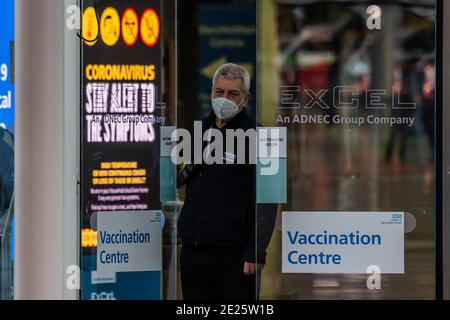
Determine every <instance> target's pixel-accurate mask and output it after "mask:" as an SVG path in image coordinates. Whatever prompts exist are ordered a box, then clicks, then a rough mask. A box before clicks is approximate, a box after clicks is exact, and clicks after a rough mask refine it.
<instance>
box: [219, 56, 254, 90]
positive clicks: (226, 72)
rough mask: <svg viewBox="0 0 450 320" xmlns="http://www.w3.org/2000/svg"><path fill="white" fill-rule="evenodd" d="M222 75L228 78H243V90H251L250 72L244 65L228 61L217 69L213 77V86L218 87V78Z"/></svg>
mask: <svg viewBox="0 0 450 320" xmlns="http://www.w3.org/2000/svg"><path fill="white" fill-rule="evenodd" d="M220 77H224V78H225V79H226V80H237V79H241V81H242V84H243V85H242V91H243V92H244V93H249V92H250V74H249V73H248V71H247V69H245V68H244V67H242V66H240V65H237V64H234V63H226V64H223V65H221V66H220V67H219V69H217V71H216V73H215V74H214V78H213V88H215V87H216V84H217V80H218V79H219V78H220Z"/></svg>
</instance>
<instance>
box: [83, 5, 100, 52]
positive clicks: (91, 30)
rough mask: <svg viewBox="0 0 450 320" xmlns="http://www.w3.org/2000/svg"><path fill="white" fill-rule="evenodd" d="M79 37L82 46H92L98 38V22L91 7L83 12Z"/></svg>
mask: <svg viewBox="0 0 450 320" xmlns="http://www.w3.org/2000/svg"><path fill="white" fill-rule="evenodd" d="M81 28H82V30H81V36H82V37H83V39H84V41H83V42H84V44H86V45H88V46H93V45H94V44H95V43H96V42H97V37H98V21H97V16H96V14H95V10H94V8H93V7H88V8H86V9H85V10H84V12H83V20H82V26H81Z"/></svg>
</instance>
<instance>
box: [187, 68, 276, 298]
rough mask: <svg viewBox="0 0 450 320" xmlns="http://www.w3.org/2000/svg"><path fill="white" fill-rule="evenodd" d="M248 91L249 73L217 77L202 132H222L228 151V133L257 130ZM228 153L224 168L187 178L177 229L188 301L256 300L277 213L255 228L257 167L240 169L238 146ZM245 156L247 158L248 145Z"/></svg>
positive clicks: (202, 168) (203, 168)
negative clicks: (258, 274)
mask: <svg viewBox="0 0 450 320" xmlns="http://www.w3.org/2000/svg"><path fill="white" fill-rule="evenodd" d="M249 89H250V76H249V73H248V72H247V70H245V69H244V68H242V67H240V66H238V65H234V64H226V65H223V66H221V67H220V68H219V69H218V70H217V72H216V74H215V76H214V80H213V88H212V106H213V112H211V114H210V115H209V116H208V117H207V118H205V119H203V121H202V126H203V132H206V131H207V130H208V129H210V128H213V129H217V130H220V131H221V133H222V135H223V146H224V151H225V150H226V145H227V144H226V131H225V130H227V129H234V130H237V129H243V130H244V131H245V130H247V129H251V128H254V127H255V124H254V122H253V121H252V120H251V119H250V117H249V116H248V115H247V112H246V110H245V107H246V106H247V104H248V101H249ZM203 150H205V154H206V157H211V156H213V155H212V153H211V152H210V151H208V150H209V149H208V147H207V146H206V144H204V146H203ZM227 151H228V152H225V153H224V154H223V161H224V164H211V165H207V164H202V165H196V166H194V168H193V169H192V171H191V173H190V174H189V176H188V178H187V189H186V200H185V203H184V206H183V209H182V211H181V213H180V218H179V225H178V226H179V229H178V230H179V234H180V237H181V240H182V243H183V247H182V249H181V257H180V265H181V281H182V290H183V298H184V299H187V300H192V299H226V300H228V299H248V300H251V299H255V298H256V296H257V291H256V272H257V270H258V266H262V265H263V264H264V262H265V250H266V247H267V245H268V242H269V240H270V237H271V235H272V232H273V227H274V224H275V212H274V211H273V210H264V211H262V212H258V226H257V227H258V228H256V221H255V166H254V165H251V164H249V163H248V162H247V163H246V164H237V160H238V159H239V154H238V152H237V151H238V150H237V148H236V146H235V148H234V152H233V154H230V151H229V150H227ZM245 152H246V155H248V154H249V146H248V141H247V143H246V148H245ZM204 157H205V156H204ZM214 157H217V155H214ZM220 158H222V155H220ZM246 158H247V160H248V157H246ZM256 238H257V241H256ZM256 242H257V243H256ZM257 245H258V247H256V246H257Z"/></svg>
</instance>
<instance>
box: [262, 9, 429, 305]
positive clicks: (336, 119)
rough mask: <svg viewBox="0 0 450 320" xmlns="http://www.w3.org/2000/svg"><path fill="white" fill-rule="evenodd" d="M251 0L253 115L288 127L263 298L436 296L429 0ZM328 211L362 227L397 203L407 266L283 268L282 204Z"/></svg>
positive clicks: (395, 208) (315, 215) (294, 209)
mask: <svg viewBox="0 0 450 320" xmlns="http://www.w3.org/2000/svg"><path fill="white" fill-rule="evenodd" d="M400 2H401V3H400ZM258 4H259V30H258V31H259V52H260V57H259V58H260V62H259V81H260V87H259V88H258V89H259V91H260V92H259V95H258V97H259V101H260V104H259V114H258V120H259V122H260V123H261V124H263V125H264V126H280V127H287V177H288V180H287V190H288V191H287V199H288V201H287V203H286V204H282V205H280V206H279V212H278V219H277V227H276V230H275V232H274V236H273V238H272V241H271V243H270V246H269V249H268V258H267V265H266V267H265V268H264V270H263V272H262V276H261V278H262V279H261V298H262V299H433V298H434V296H435V283H434V277H435V276H434V274H435V272H434V251H433V250H434V158H433V155H434V125H435V123H434V112H435V109H434V91H435V61H434V54H435V43H434V33H435V15H434V13H435V12H434V10H435V2H434V1H408V2H405V3H403V2H402V1H399V4H398V5H395V4H389V5H388V4H386V5H382V6H380V7H371V8H368V6H369V4H366V2H364V1H361V3H360V4H356V3H355V4H352V5H349V4H345V3H344V1H342V3H340V1H329V2H327V1H320V2H319V1H300V0H299V1H281V0H279V1H265V0H263V1H261V2H258ZM379 9H380V10H379ZM281 86H285V87H286V86H289V87H290V90H291V91H287V92H288V94H289V95H283V92H282V91H281V90H280V87H281ZM344 86H345V87H344ZM284 93H285V94H286V91H285V92H284ZM277 97H278V99H277ZM281 97H284V98H285V100H282V99H281ZM374 97H375V98H374ZM295 119H297V120H295ZM325 211H327V212H333V214H335V215H334V216H331V217H332V218H333V219H334V218H339V217H348V219H349V220H347V224H348V225H352V224H355V223H356V220H355V219H359V218H360V216H358V218H351V217H353V216H352V215H351V214H350V212H359V213H360V215H363V218H362V219H363V221H364V224H366V225H367V224H368V222H367V221H368V220H367V219H369V218H373V217H374V216H375V215H376V213H375V212H388V213H392V214H395V212H400V216H398V217H399V219H400V220H401V219H402V217H404V232H405V233H404V273H399V274H393V273H390V274H384V273H383V271H382V270H381V273H382V274H381V278H379V280H380V282H377V281H375V282H373V281H372V282H371V279H370V278H369V276H371V275H372V274H367V273H366V272H365V271H362V272H356V273H355V272H350V273H345V274H344V271H343V269H339V270H340V271H336V272H335V273H333V271H330V273H319V272H317V273H316V272H315V270H318V269H314V270H313V271H312V272H306V273H301V271H299V270H302V268H301V267H298V266H296V267H295V268H296V270H297V271H295V272H283V270H282V264H281V263H280V260H283V259H286V257H285V256H284V253H282V247H283V244H282V243H283V240H282V228H283V226H282V213H281V212H296V213H298V212H312V213H313V214H312V215H311V217H312V218H311V219H312V221H313V224H314V223H316V226H315V227H317V226H318V225H320V222H319V221H320V219H319V217H322V216H323V214H321V213H319V212H325ZM402 213H403V214H404V215H403V214H402ZM400 220H399V221H400ZM299 221H301V222H304V223H306V222H305V221H306V220H299ZM336 221H337V220H336ZM399 223H400V222H399ZM284 227H285V228H287V227H288V226H284ZM343 228H345V224H343ZM374 230H375V231H376V232H382V231H380V230H385V227H383V226H381V225H378V227H375V229H374ZM321 232H323V229H322V231H321ZM396 236H400V237H401V238H403V235H399V234H398V232H397V235H396ZM285 245H286V244H285ZM391 245H392V247H394V246H395V243H391ZM398 245H400V244H398ZM298 247H299V248H302V249H303V248H305V247H302V246H298ZM316 248H318V249H319V250H318V251H320V250H325V251H326V247H325V246H317V247H316ZM299 250H300V249H299ZM373 252H375V251H373ZM389 252H390V253H391V251H389ZM392 252H394V251H392ZM401 254H403V249H402V250H401ZM397 258H398V259H399V261H401V262H403V261H402V259H401V257H399V256H397ZM389 259H392V260H395V257H394V256H391V257H390V258H389ZM310 263H311V262H310ZM356 264H358V261H355V262H354V263H353V265H356ZM327 270H338V268H334V269H333V268H330V269H327ZM297 272H298V273H297ZM368 280H369V281H368ZM370 283H375V284H376V285H375V287H376V288H373V287H371V285H370ZM368 284H369V285H368ZM377 284H379V286H378V285H377ZM369 287H370V288H371V289H369Z"/></svg>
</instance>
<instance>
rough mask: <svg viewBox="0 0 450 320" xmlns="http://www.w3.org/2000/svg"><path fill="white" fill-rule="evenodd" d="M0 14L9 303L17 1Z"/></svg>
mask: <svg viewBox="0 0 450 320" xmlns="http://www.w3.org/2000/svg"><path fill="white" fill-rule="evenodd" d="M0 12H1V19H0V30H1V32H0V256H1V260H0V290H1V291H0V300H1V299H4V300H9V299H12V297H13V260H14V255H13V252H14V246H13V243H14V238H13V230H14V228H13V227H12V221H13V211H14V206H13V191H14V104H15V103H14V77H13V72H12V70H13V58H14V50H13V48H14V1H13V0H6V1H2V2H1V3H0Z"/></svg>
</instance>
